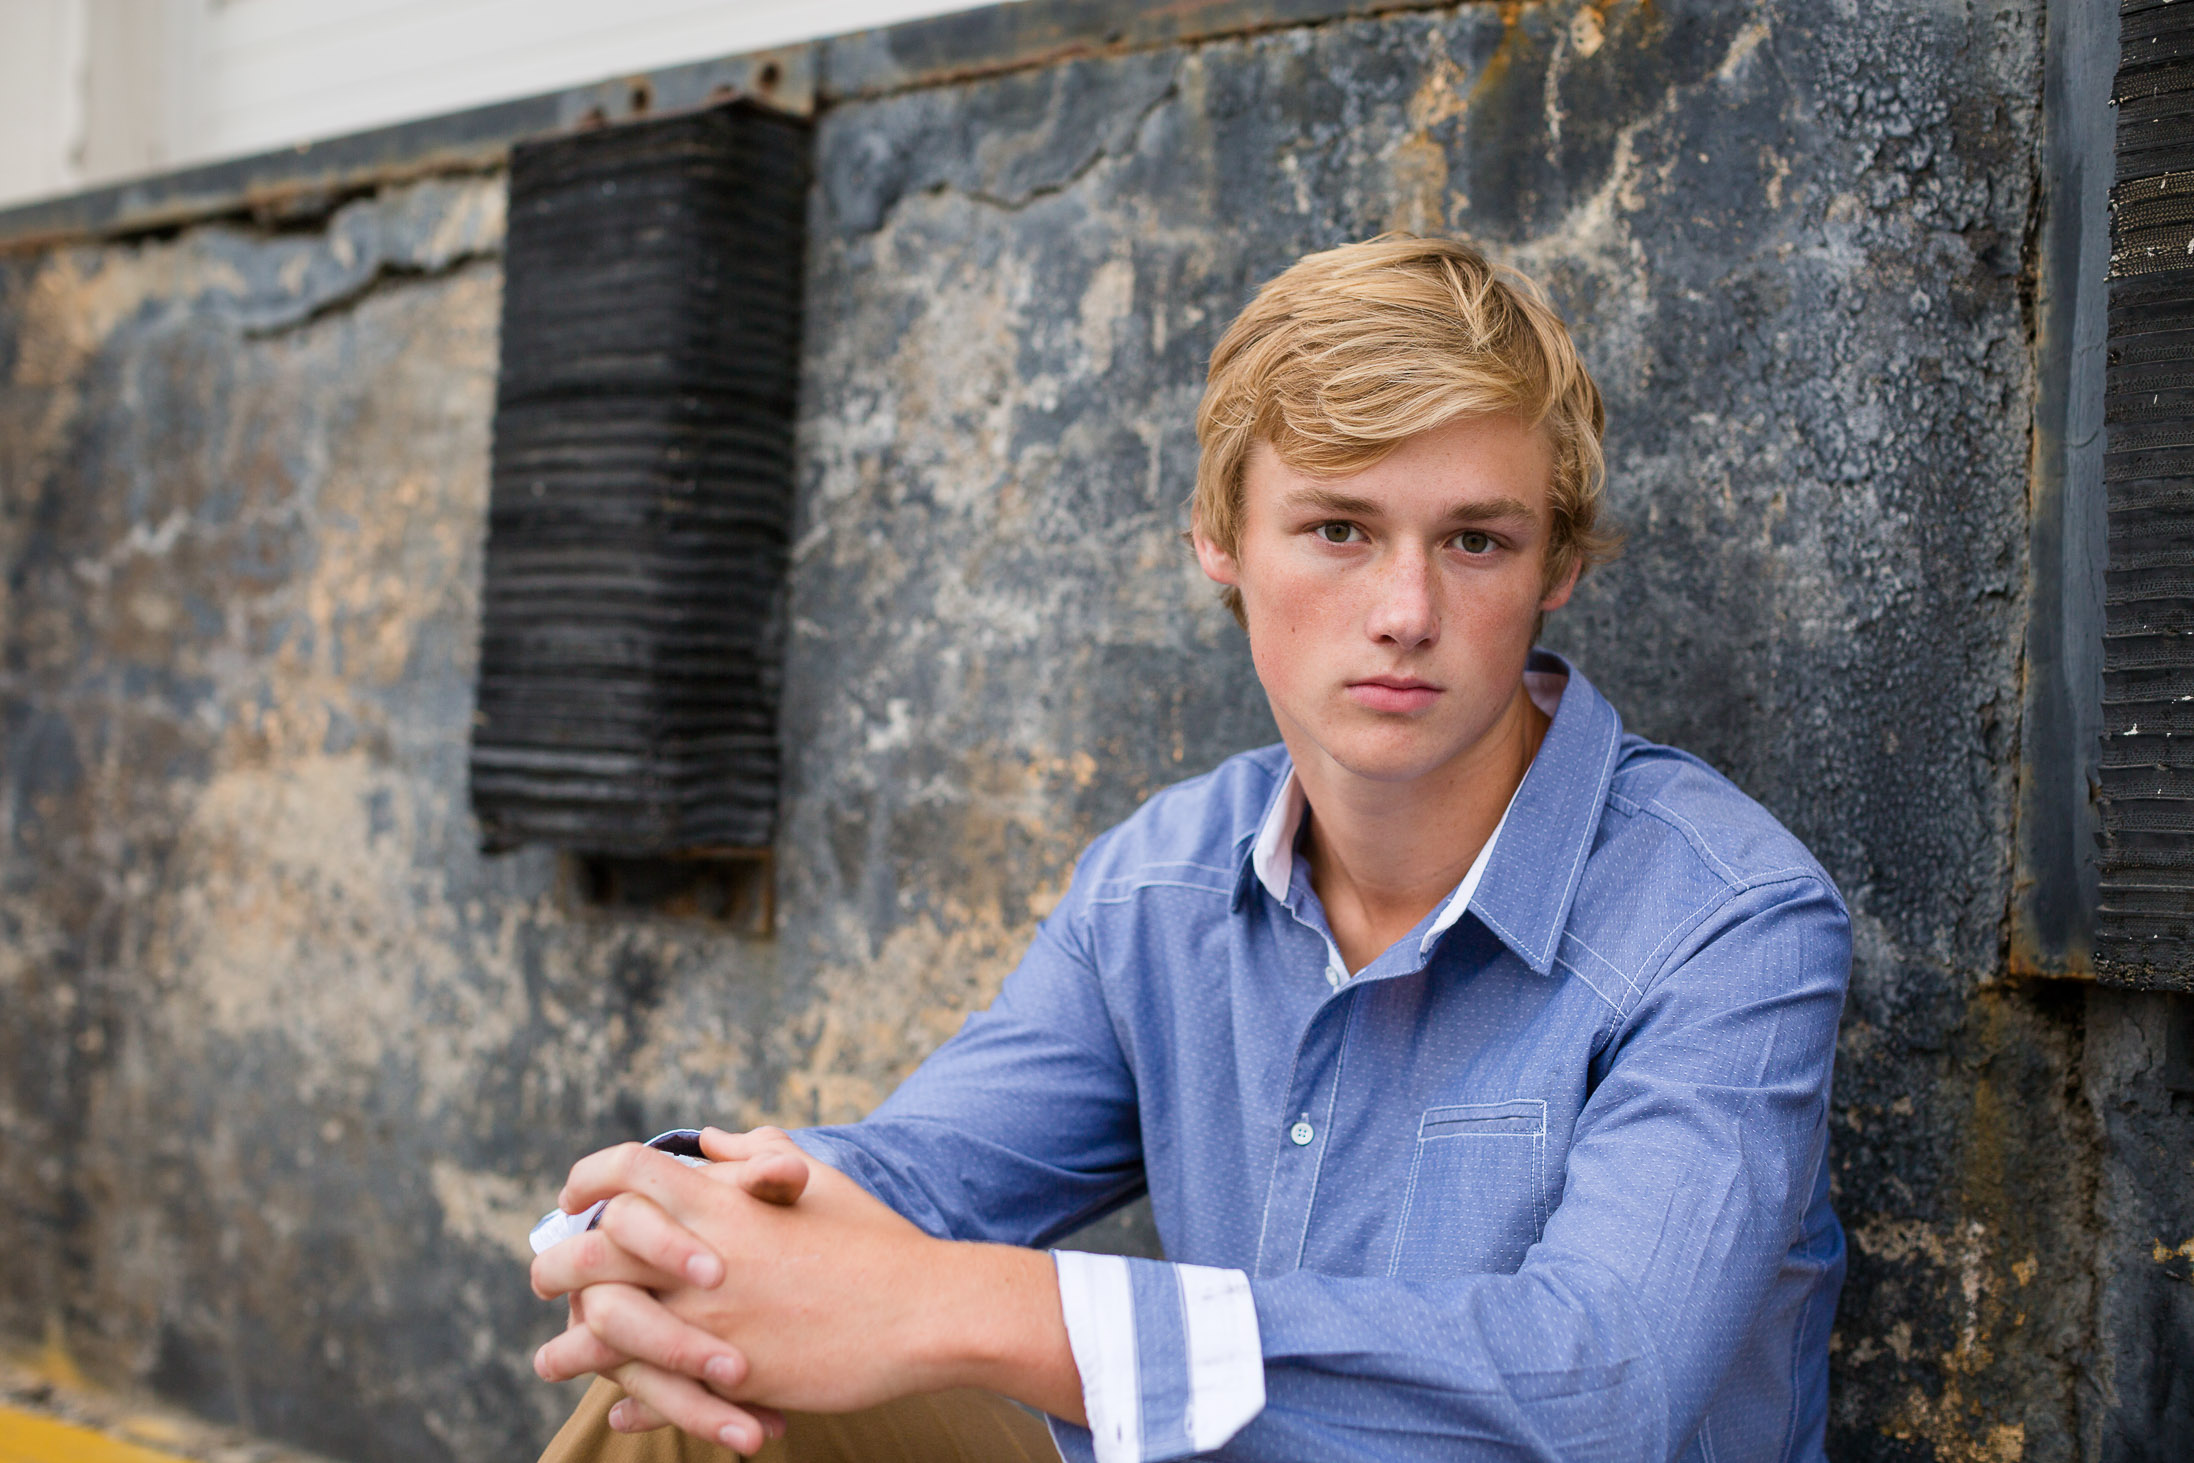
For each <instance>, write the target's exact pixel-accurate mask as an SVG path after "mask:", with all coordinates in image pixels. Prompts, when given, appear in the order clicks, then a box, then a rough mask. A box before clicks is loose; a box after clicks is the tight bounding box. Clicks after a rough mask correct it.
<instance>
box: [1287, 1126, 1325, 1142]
mask: <svg viewBox="0 0 2194 1463" xmlns="http://www.w3.org/2000/svg"><path fill="white" fill-rule="evenodd" d="M1287 1136H1288V1141H1289V1142H1291V1143H1293V1144H1294V1145H1295V1146H1296V1147H1298V1148H1302V1147H1305V1146H1307V1145H1308V1144H1309V1142H1310V1140H1311V1139H1313V1138H1315V1137H1317V1136H1318V1132H1317V1130H1316V1129H1315V1128H1313V1127H1311V1125H1310V1124H1308V1123H1297V1124H1296V1125H1295V1126H1294V1127H1292V1128H1289V1129H1288V1130H1287Z"/></svg>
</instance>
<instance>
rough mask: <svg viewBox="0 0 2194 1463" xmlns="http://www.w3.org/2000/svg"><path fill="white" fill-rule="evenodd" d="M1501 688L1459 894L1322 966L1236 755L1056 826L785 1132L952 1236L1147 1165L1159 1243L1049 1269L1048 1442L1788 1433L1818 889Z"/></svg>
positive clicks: (1226, 1450) (1706, 1446) (1666, 1443)
mask: <svg viewBox="0 0 2194 1463" xmlns="http://www.w3.org/2000/svg"><path fill="white" fill-rule="evenodd" d="M1532 669H1533V671H1534V672H1535V673H1537V675H1539V676H1560V675H1562V674H1564V673H1566V674H1567V682H1566V685H1565V686H1564V687H1563V689H1562V690H1561V692H1560V701H1559V704H1558V706H1557V708H1556V711H1555V714H1554V717H1553V721H1552V724H1551V726H1550V727H1549V729H1548V731H1547V735H1546V739H1545V741H1544V743H1543V745H1542V746H1541V747H1540V750H1539V754H1538V757H1537V758H1536V760H1535V761H1534V762H1533V763H1532V765H1531V768H1530V771H1529V772H1528V774H1527V775H1526V776H1525V778H1524V781H1523V783H1522V785H1521V786H1520V787H1519V788H1518V789H1517V792H1516V795H1515V798H1514V800H1513V801H1512V802H1511V803H1510V805H1509V810H1508V814H1507V816H1506V818H1505V820H1504V821H1503V824H1502V826H1501V830H1500V832H1499V834H1498V837H1497V839H1496V840H1495V842H1494V843H1493V844H1492V845H1491V846H1490V855H1489V857H1487V858H1485V859H1484V860H1482V863H1481V867H1480V868H1479V869H1477V870H1474V871H1473V872H1474V873H1475V874H1476V875H1477V876H1478V878H1477V880H1476V883H1475V886H1474V887H1468V888H1466V889H1464V890H1461V891H1459V893H1460V894H1461V895H1462V896H1463V903H1464V904H1465V905H1467V908H1466V909H1455V908H1449V907H1446V906H1443V908H1441V909H1438V910H1435V911H1433V912H1431V913H1428V914H1427V915H1426V917H1425V919H1424V920H1423V922H1422V923H1421V924H1420V925H1419V927H1418V929H1416V930H1414V931H1412V932H1411V933H1410V934H1409V935H1407V936H1405V937H1404V938H1403V939H1401V940H1399V941H1397V942H1396V943H1395V944H1394V945H1393V946H1392V947H1391V948H1389V949H1388V950H1386V951H1385V952H1384V953H1383V954H1381V955H1380V956H1379V957H1378V958H1377V959H1376V960H1374V961H1373V962H1372V963H1371V964H1370V965H1368V966H1366V967H1364V968H1363V969H1362V970H1360V971H1357V972H1355V973H1353V974H1349V973H1347V972H1345V971H1336V970H1335V969H1334V966H1335V959H1334V957H1333V954H1332V951H1333V942H1332V938H1331V935H1330V932H1329V931H1328V929H1327V926H1326V921H1325V916H1324V913H1323V911H1322V910H1321V909H1320V907H1319V903H1318V899H1317V896H1316V894H1315V893H1313V892H1312V889H1311V886H1310V881H1309V878H1308V874H1307V871H1306V870H1305V869H1304V867H1303V866H1302V861H1301V860H1300V859H1284V860H1280V861H1279V866H1280V867H1281V868H1283V869H1284V878H1285V882H1284V883H1280V882H1278V880H1277V879H1275V880H1274V881H1273V882H1274V883H1275V884H1277V887H1278V889H1279V890H1280V891H1282V892H1279V893H1278V894H1277V895H1276V893H1275V889H1274V888H1273V887H1270V886H1268V883H1267V881H1266V880H1265V879H1261V878H1260V877H1259V870H1258V868H1257V864H1258V863H1259V862H1260V860H1259V859H1258V858H1257V853H1256V846H1257V844H1258V841H1259V840H1258V835H1259V833H1260V830H1269V829H1270V828H1271V827H1273V826H1274V823H1275V820H1276V819H1277V818H1280V817H1282V816H1283V815H1284V813H1285V809H1284V807H1283V804H1284V803H1285V801H1286V800H1287V799H1288V798H1289V797H1290V796H1292V795H1293V793H1292V789H1293V786H1294V780H1293V777H1292V769H1291V767H1290V764H1289V761H1288V758H1287V755H1286V752H1285V750H1284V749H1282V748H1279V747H1270V748H1266V749H1264V750H1261V751H1256V752H1250V753H1245V754H1244V755H1242V756H1239V757H1235V758H1233V759H1232V760H1230V761H1228V762H1226V763H1225V764H1223V765H1222V766H1220V767H1219V768H1218V769H1217V770H1216V771H1213V772H1211V773H1209V774H1207V775H1206V776H1203V777H1200V778H1196V779H1194V780H1193V781H1190V782H1186V783H1182V784H1181V785H1179V786H1177V787H1174V788H1171V789H1168V790H1167V791H1165V792H1163V793H1160V794H1158V795H1157V796H1156V797H1153V798H1152V799H1151V800H1150V801H1149V802H1148V803H1146V804H1145V805H1144V806H1143V807H1142V809H1141V810H1140V811H1138V812H1137V813H1136V814H1135V815H1134V816H1133V817H1132V818H1130V819H1128V820H1127V821H1126V822H1125V823H1123V824H1121V825H1120V826H1119V827H1117V828H1115V829H1113V830H1111V831H1110V832H1108V833H1106V834H1105V835H1104V836H1102V837H1100V838H1099V839H1097V841H1096V842H1095V843H1093V844H1091V845H1090V848H1089V850H1088V851H1087V853H1085V854H1084V856H1083V858H1082V860H1081V862H1080V864H1079V865H1078V866H1077V868H1076V870H1075V875H1074V880H1073V884H1072V887H1071V890H1070V892H1069V893H1068V894H1067V896H1066V898H1065V899H1064V900H1063V901H1062V902H1061V903H1060V905H1059V907H1058V908H1057V909H1056V910H1055V911H1054V912H1053V913H1052V915H1051V916H1050V918H1048V919H1046V920H1045V921H1044V922H1043V924H1042V926H1041V928H1040V929H1039V930H1038V931H1037V934H1036V939H1035V942H1034V944H1033V946H1032V947H1031V948H1030V950H1029V952H1028V954H1027V956H1026V957H1025V958H1024V959H1023V960H1022V962H1021V964H1020V965H1019V967H1018V968H1017V969H1016V970H1015V971H1014V972H1013V974H1012V975H1011V976H1009V977H1008V978H1007V980H1006V982H1005V986H1004V988H1003V989H1002V991H1001V992H1000V993H999V996H998V999H997V1000H996V1001H995V1002H994V1003H993V1004H992V1005H991V1007H990V1009H989V1010H987V1011H984V1012H981V1013H979V1014H977V1015H974V1016H971V1017H970V1018H969V1019H968V1021H967V1024H966V1026H965V1027H964V1028H963V1029H962V1030H961V1032H960V1034H959V1035H957V1036H956V1037H954V1038H953V1039H952V1040H951V1041H949V1042H947V1043H946V1044H945V1045H944V1046H943V1047H941V1048H940V1049H939V1050H938V1051H937V1052H936V1053H935V1054H934V1055H932V1056H931V1057H930V1059H929V1060H928V1061H927V1062H925V1063H924V1064H923V1065H922V1067H921V1068H920V1069H919V1070H918V1071H917V1072H915V1074H914V1075H913V1076H912V1077H911V1078H909V1079H908V1080H907V1082H906V1083H905V1084H904V1085H903V1086H901V1087H900V1088H899V1090H898V1091H897V1092H896V1093H894V1094H893V1095H892V1096H891V1098H890V1099H889V1100H887V1101H886V1102H884V1103H883V1104H882V1105H881V1106H880V1107H879V1108H878V1109H877V1110H876V1112H875V1113H874V1114H873V1115H871V1116H870V1117H869V1118H868V1119H867V1120H866V1121H864V1122H861V1123H858V1124H853V1125H850V1126H845V1127H836V1128H817V1129H810V1130H807V1131H805V1132H802V1133H800V1134H797V1135H796V1137H797V1140H798V1141H799V1142H800V1143H801V1144H802V1145H803V1146H805V1147H806V1148H807V1149H808V1150H809V1151H810V1152H811V1153H813V1154H814V1155H815V1156H817V1157H818V1158H821V1159H822V1160H824V1161H826V1162H828V1163H831V1164H832V1165H834V1166H836V1167H838V1168H840V1169H842V1170H844V1171H845V1172H846V1173H848V1174H849V1175H851V1176H852V1177H853V1178H854V1179H856V1180H857V1181H859V1182H860V1183H861V1184H863V1185H864V1186H865V1187H867V1188H868V1189H869V1190H870V1191H871V1192H872V1193H874V1194H875V1195H877V1197H879V1198H880V1199H882V1200H883V1201H884V1202H885V1203H886V1204H889V1205H890V1206H891V1207H892V1208H894V1209H896V1210H898V1211H899V1212H900V1213H902V1214H904V1215H906V1216H907V1217H908V1218H909V1219H911V1220H913V1221H914V1222H915V1223H916V1224H918V1225H920V1226H922V1227H923V1228H924V1229H926V1230H928V1231H929V1232H930V1233H932V1234H936V1235H940V1236H947V1237H951V1238H955V1239H969V1240H989V1241H997V1242H1003V1243H1008V1244H1019V1245H1040V1244H1044V1243H1046V1242H1048V1241H1050V1240H1053V1239H1055V1238H1057V1237H1058V1236H1060V1235H1063V1234H1067V1233H1070V1232H1071V1231H1073V1230H1074V1229H1076V1228H1077V1227H1079V1226H1081V1225H1083V1224H1086V1223H1088V1222H1089V1221H1090V1220H1091V1219H1093V1218H1095V1217H1097V1216H1099V1215H1101V1214H1103V1213H1105V1212H1106V1211H1107V1210H1109V1209H1112V1208H1113V1207H1115V1206H1117V1205H1119V1204H1121V1203H1123V1202H1125V1201H1126V1200H1128V1199H1130V1198H1132V1197H1133V1196H1134V1195H1135V1194H1136V1193H1138V1192H1139V1191H1141V1190H1142V1189H1144V1188H1145V1187H1146V1186H1147V1188H1148V1190H1149V1192H1150V1196H1151V1207H1152V1212H1153V1214H1154V1216H1155V1218H1156V1221H1157V1226H1158V1231H1159V1235H1160V1237H1161V1238H1162V1239H1163V1241H1164V1244H1165V1251H1166V1254H1167V1255H1168V1256H1169V1257H1170V1258H1169V1260H1167V1261H1164V1262H1160V1261H1149V1260H1120V1259H1116V1258H1112V1257H1106V1259H1105V1261H1104V1264H1105V1265H1106V1266H1109V1267H1113V1268H1112V1269H1110V1270H1105V1271H1101V1272H1100V1271H1098V1270H1096V1269H1094V1268H1093V1267H1092V1266H1090V1265H1083V1264H1080V1263H1078V1262H1077V1263H1075V1264H1071V1265H1070V1264H1069V1263H1067V1262H1068V1261H1070V1260H1074V1259H1075V1257H1069V1256H1061V1257H1060V1258H1061V1262H1062V1263H1061V1269H1060V1276H1061V1283H1062V1294H1063V1295H1064V1296H1065V1298H1066V1300H1067V1302H1068V1306H1069V1309H1070V1312H1074V1313H1077V1314H1080V1315H1081V1316H1083V1317H1084V1318H1085V1319H1084V1320H1083V1321H1082V1322H1081V1323H1080V1324H1079V1325H1078V1326H1077V1325H1070V1333H1071V1334H1072V1339H1073V1341H1074V1344H1075V1350H1076V1360H1077V1363H1078V1365H1079V1366H1080V1369H1081V1371H1082V1374H1083V1380H1084V1386H1085V1394H1086V1395H1087V1396H1088V1400H1089V1401H1090V1403H1091V1408H1090V1411H1091V1422H1092V1425H1093V1427H1096V1428H1098V1429H1099V1434H1098V1435H1096V1436H1093V1435H1092V1433H1091V1432H1090V1431H1088V1430H1085V1429H1081V1428H1073V1427H1069V1426H1067V1425H1065V1424H1061V1423H1054V1426H1053V1431H1054V1436H1055V1437H1057V1439H1058V1440H1059V1443H1060V1446H1061V1449H1062V1451H1063V1452H1064V1453H1065V1454H1066V1455H1067V1456H1068V1457H1073V1458H1090V1457H1093V1456H1094V1457H1102V1458H1105V1459H1106V1460H1108V1463H1109V1460H1112V1459H1153V1460H1155V1459H1171V1458H1180V1457H1187V1456H1191V1455H1193V1454H1197V1453H1199V1452H1203V1451H1213V1450H1216V1456H1219V1457H1224V1458H1242V1459H1249V1458H1257V1459H1273V1460H1280V1459H1287V1460H1302V1459H1319V1460H1329V1459H1330V1460H1338V1459H1401V1458H1428V1459H1430V1458H1437V1459H1446V1460H1452V1459H1479V1458H1502V1459H1512V1458H1516V1459H1521V1458H1530V1459H1547V1460H1556V1459H1559V1460H1566V1463H1586V1460H1600V1459H1607V1460H1614V1459H1624V1460H1631V1459H1636V1460H1647V1459H1651V1460H1663V1459H1669V1458H1677V1457H1680V1458H1683V1459H1685V1460H1694V1459H1696V1460H1701V1463H1713V1460H1723V1463H1732V1460H1745V1463H1770V1460H1814V1459H1819V1458H1821V1457H1822V1456H1823V1453H1822V1438H1823V1432H1824V1428H1825V1423H1826V1417H1827V1404H1828V1375H1827V1372H1828V1336H1829V1326H1830V1322H1831V1320H1832V1319H1833V1316H1834V1312H1835V1306H1836V1294H1837V1290H1838V1288H1839V1286H1840V1285H1841V1283H1842V1280H1843V1268H1844V1244H1843V1233H1842V1230H1841V1228H1840V1227H1839V1226H1838V1224H1837V1222H1836V1218H1835V1215H1834V1214H1833V1213H1832V1212H1831V1210H1830V1208H1829V1201H1828V1166H1827V1158H1826V1145H1827V1110H1828V1092H1829V1077H1830V1071H1831V1065H1832V1062H1833V1058H1834V1053H1835V1042H1836V1025H1837V1017H1838V1014H1839V1011H1840V1009H1841V1006H1842V1003H1843V992H1844V985H1845V982H1846V979H1847V977H1848V974H1849V968H1850V948H1851V947H1850V932H1849V926H1848V923H1847V920H1846V916H1845V912H1844V908H1843V904H1842V901H1841V900H1840V899H1839V898H1838V896H1837V893H1836V890H1835V888H1834V886H1833V885H1832V884H1831V883H1830V881H1829V879H1828V876H1827V875H1826V874H1825V873H1824V872H1822V870H1821V868H1820V866H1819V865H1818V864H1817V863H1815V862H1814V860H1813V858H1812V857H1811V856H1810V855H1809V854H1808V853H1807V852H1806V850H1805V849H1804V847H1803V846H1802V845H1800V844H1799V842H1798V841H1797V840H1796V839H1795V838H1793V837H1792V836H1791V835H1790V833H1789V832H1787V831H1786V830H1785V829H1784V828H1783V827H1782V826H1781V825H1780V824H1778V823H1777V822H1776V821H1775V820H1774V818H1772V817H1771V816H1769V815H1768V813H1767V812H1766V811H1765V810H1763V809H1762V808H1761V807H1760V806H1759V805H1758V804H1756V803H1754V802H1753V801H1752V800H1751V799H1750V798H1748V797H1746V796H1745V795H1744V794H1743V793H1741V792H1739V791H1738V790H1737V789H1736V788H1735V787H1734V786H1733V785H1732V784H1730V783H1729V782H1728V781H1727V780H1726V779H1724V778H1723V777H1721V776H1720V775H1718V774H1717V773H1715V772H1714V771H1712V770H1711V769H1710V768H1708V767H1707V766H1705V765H1704V764H1703V763H1701V762H1699V761H1698V760H1697V759H1695V758H1693V757H1690V756H1688V755H1686V754H1684V753H1682V752H1678V751H1674V750H1671V749H1669V748H1667V747H1662V746H1657V745H1655V744H1653V743H1651V742H1647V741H1645V740H1643V739H1641V738H1638V737H1635V736H1630V735H1627V734H1625V733H1624V731H1623V729H1622V723H1621V720H1620V718H1619V717H1618V716H1617V715H1616V713H1615V710H1614V708H1613V707H1611V706H1610V705H1609V704H1608V703H1607V701H1606V700H1604V699H1603V698H1602V697H1601V696H1600V695H1599V693H1598V692H1596V691H1595V690H1593V688H1592V687H1591V685H1590V684H1589V683H1587V682H1586V680H1585V679H1584V677H1583V676H1581V675H1578V674H1576V673H1575V672H1574V671H1572V670H1570V669H1569V668H1568V667H1567V666H1566V665H1564V664H1563V663H1562V662H1560V661H1559V660H1558V659H1556V658H1554V657H1552V656H1548V655H1545V654H1544V653H1543V652H1541V653H1536V654H1535V655H1534V658H1533V665H1532ZM1262 862H1264V863H1265V864H1266V865H1267V869H1266V872H1267V873H1268V874H1270V873H1271V872H1272V869H1273V867H1274V863H1273V860H1272V859H1271V858H1270V857H1269V855H1268V857H1267V858H1266V859H1265V860H1262ZM1455 902H1456V901H1452V900H1451V901H1449V902H1448V903H1449V904H1450V905H1452V904H1454V903H1455ZM1082 1258H1084V1259H1086V1258H1089V1257H1082ZM1108 1287H1109V1288H1110V1289H1109V1293H1110V1294H1112V1295H1113V1296H1114V1297H1115V1299H1116V1305H1115V1306H1114V1309H1115V1310H1116V1311H1117V1313H1118V1319H1117V1321H1116V1323H1114V1324H1112V1325H1110V1326H1109V1327H1107V1326H1101V1325H1098V1324H1096V1323H1093V1322H1091V1321H1089V1320H1087V1319H1086V1317H1087V1316H1088V1315H1090V1314H1091V1313H1092V1307H1093V1306H1094V1307H1096V1308H1097V1309H1099V1310H1102V1309H1103V1305H1102V1293H1106V1292H1107V1288H1108ZM1093 1297H1095V1299H1093ZM1245 1328H1246V1329H1245ZM1085 1353H1086V1354H1085ZM1245 1362H1246V1365H1247V1366H1248V1367H1249V1368H1250V1376H1249V1378H1248V1381H1247V1383H1246V1384H1245V1380H1244V1376H1243V1367H1244V1365H1245ZM1105 1377H1109V1378H1110V1379H1111V1380H1102V1379H1103V1378H1105ZM1121 1378H1125V1380H1124V1381H1121V1380H1120V1379H1121Z"/></svg>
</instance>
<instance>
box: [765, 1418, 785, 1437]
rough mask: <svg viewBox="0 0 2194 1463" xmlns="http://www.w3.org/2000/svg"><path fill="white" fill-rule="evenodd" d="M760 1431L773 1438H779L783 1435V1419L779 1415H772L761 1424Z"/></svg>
mask: <svg viewBox="0 0 2194 1463" xmlns="http://www.w3.org/2000/svg"><path fill="white" fill-rule="evenodd" d="M762 1431H763V1432H766V1433H768V1434H769V1435H770V1436H771V1437H773V1438H781V1437H783V1436H784V1435H785V1420H784V1419H783V1418H781V1417H773V1418H771V1419H770V1420H769V1421H768V1422H765V1423H763V1424H762Z"/></svg>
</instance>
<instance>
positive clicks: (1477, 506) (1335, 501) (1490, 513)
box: [1286, 488, 1535, 523]
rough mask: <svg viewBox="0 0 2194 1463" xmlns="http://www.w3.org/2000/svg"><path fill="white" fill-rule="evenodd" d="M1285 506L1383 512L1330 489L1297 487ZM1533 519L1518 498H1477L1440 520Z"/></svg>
mask: <svg viewBox="0 0 2194 1463" xmlns="http://www.w3.org/2000/svg"><path fill="white" fill-rule="evenodd" d="M1286 506H1287V508H1289V509H1290V510H1292V511H1295V512H1302V511H1305V510H1309V511H1314V512H1318V513H1331V514H1333V515H1335V516H1336V517H1341V518H1378V517H1381V516H1382V515H1384V513H1385V512H1386V508H1385V506H1384V505H1383V504H1379V503H1374V502H1373V501H1372V500H1371V499H1369V498H1358V497H1354V496H1351V495H1350V494H1347V493H1336V492H1334V491H1332V490H1331V489H1330V488H1297V489H1296V490H1295V491H1293V492H1291V493H1289V494H1288V495H1287V500H1286ZM1534 516H1535V515H1534V514H1533V513H1532V511H1531V505H1530V504H1529V503H1526V502H1525V501H1524V500H1523V499H1521V498H1477V499H1472V500H1468V501H1465V502H1461V503H1456V504H1454V505H1453V506H1451V507H1450V508H1449V509H1448V510H1447V512H1446V513H1444V514H1442V515H1441V521H1442V522H1444V523H1483V522H1485V521H1486V520H1488V519H1495V518H1524V519H1529V518H1532V517H1534Z"/></svg>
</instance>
